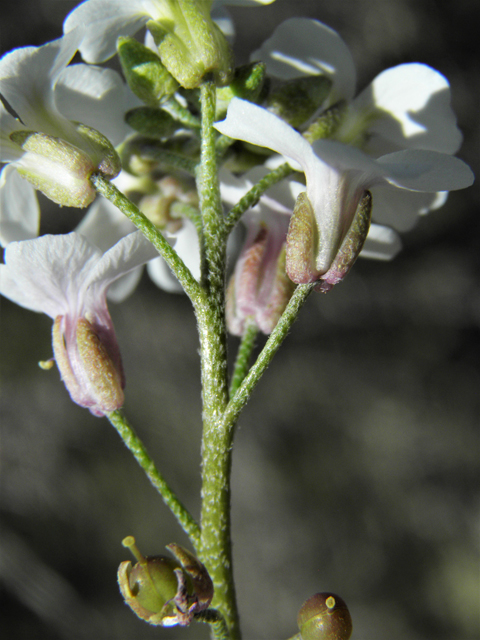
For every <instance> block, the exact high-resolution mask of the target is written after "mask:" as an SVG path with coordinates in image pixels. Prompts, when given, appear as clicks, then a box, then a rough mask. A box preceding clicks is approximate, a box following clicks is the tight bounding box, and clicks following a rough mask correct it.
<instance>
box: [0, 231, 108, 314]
mask: <svg viewBox="0 0 480 640" xmlns="http://www.w3.org/2000/svg"><path fill="white" fill-rule="evenodd" d="M100 255H101V253H100V252H99V251H98V250H97V249H95V247H93V246H92V245H90V244H89V243H88V242H87V240H85V239H84V238H82V236H80V235H77V234H75V233H70V234H68V235H58V236H52V235H45V236H41V237H40V238H36V239H34V240H25V241H24V242H12V243H10V244H9V245H8V246H7V248H6V249H5V264H4V265H0V293H2V294H3V295H4V296H5V297H7V298H9V299H10V300H13V302H16V303H17V304H19V305H21V306H22V307H25V308H27V309H31V310H32V311H38V312H43V313H46V314H47V315H49V316H50V317H51V318H55V317H56V316H57V315H63V314H65V313H67V312H69V311H71V310H72V309H76V307H77V304H78V302H79V296H78V291H79V287H78V282H79V280H81V279H82V277H83V275H84V273H88V271H89V270H90V269H91V268H92V267H93V265H94V264H95V262H96V261H97V260H98V259H99V257H100ZM66 265H68V268H66Z"/></svg>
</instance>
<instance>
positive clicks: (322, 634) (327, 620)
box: [297, 593, 352, 640]
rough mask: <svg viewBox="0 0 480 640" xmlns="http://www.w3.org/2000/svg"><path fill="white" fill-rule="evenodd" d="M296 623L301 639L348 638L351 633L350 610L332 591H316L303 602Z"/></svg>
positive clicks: (331, 639)
mask: <svg viewBox="0 0 480 640" xmlns="http://www.w3.org/2000/svg"><path fill="white" fill-rule="evenodd" d="M297 624H298V628H299V629H300V635H301V638H302V640H348V639H349V638H350V636H351V635H352V618H351V617H350V612H349V611H348V608H347V605H346V604H345V602H344V601H343V600H342V598H340V597H339V596H337V595H335V594H334V593H316V594H315V595H314V596H312V597H311V598H309V599H308V600H307V601H306V602H304V603H303V605H302V606H301V607H300V611H299V612H298V617H297Z"/></svg>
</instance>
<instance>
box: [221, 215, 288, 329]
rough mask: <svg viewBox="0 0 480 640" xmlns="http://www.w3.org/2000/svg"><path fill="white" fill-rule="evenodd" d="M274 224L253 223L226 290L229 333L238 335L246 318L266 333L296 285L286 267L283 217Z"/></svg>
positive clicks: (275, 321) (275, 320)
mask: <svg viewBox="0 0 480 640" xmlns="http://www.w3.org/2000/svg"><path fill="white" fill-rule="evenodd" d="M277 218H278V220H277V225H278V226H276V227H275V225H274V224H271V226H272V227H273V228H269V227H268V226H267V225H266V224H264V223H262V224H260V227H259V229H255V226H253V225H252V227H251V229H249V235H250V237H249V238H247V241H246V243H245V247H244V248H243V250H242V253H241V255H240V257H239V259H238V261H237V264H236V266H235V271H234V273H233V275H232V277H231V279H230V282H229V285H228V290H227V303H226V316H227V326H228V330H229V331H230V333H232V334H233V335H237V336H241V335H243V333H244V331H245V324H246V322H248V321H249V320H251V321H253V322H255V324H256V325H257V326H258V328H259V329H260V330H261V331H262V332H263V333H265V334H267V335H268V334H270V333H271V332H272V331H273V329H274V328H275V326H276V324H277V322H278V320H279V318H280V316H281V315H282V313H283V311H284V310H285V307H286V306H287V304H288V301H289V300H290V298H291V296H292V293H293V290H294V288H295V285H294V284H293V282H292V281H291V280H290V278H289V277H288V276H287V273H286V271H285V244H284V243H285V229H282V226H283V220H284V219H285V220H286V217H283V216H280V215H279V216H277Z"/></svg>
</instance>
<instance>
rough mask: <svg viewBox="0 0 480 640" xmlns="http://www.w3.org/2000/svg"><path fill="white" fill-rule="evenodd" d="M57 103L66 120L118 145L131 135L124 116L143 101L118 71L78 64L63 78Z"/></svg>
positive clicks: (72, 66)
mask: <svg viewBox="0 0 480 640" xmlns="http://www.w3.org/2000/svg"><path fill="white" fill-rule="evenodd" d="M55 104H56V106H57V109H58V110H59V111H60V113H61V114H62V115H64V116H65V117H66V118H68V119H69V120H74V121H77V122H82V123H83V124H86V125H87V126H89V127H92V128H93V129H96V130H97V131H100V133H103V135H104V136H106V137H107V138H108V139H109V140H110V142H111V143H112V144H113V145H114V146H116V145H118V144H120V142H122V141H123V140H124V139H125V137H126V136H127V135H129V134H131V133H132V129H131V128H130V127H129V126H128V125H127V124H126V123H125V119H124V116H125V113H126V111H128V110H129V109H131V108H132V107H133V106H139V105H140V101H138V100H137V99H136V98H135V97H134V96H133V94H132V92H130V91H129V90H128V88H127V86H126V85H125V83H124V82H123V80H122V78H121V77H120V75H119V74H118V73H117V72H116V71H113V70H112V69H102V68H100V67H94V66H89V65H86V64H75V65H71V66H69V67H67V68H66V69H65V70H64V71H63V73H62V74H61V75H60V78H59V80H58V83H57V87H56V90H55Z"/></svg>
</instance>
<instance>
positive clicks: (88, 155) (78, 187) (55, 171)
mask: <svg viewBox="0 0 480 640" xmlns="http://www.w3.org/2000/svg"><path fill="white" fill-rule="evenodd" d="M71 125H72V131H71V132H70V133H71V134H72V136H73V137H74V138H75V144H72V143H70V142H67V141H66V140H64V139H62V138H56V137H54V136H50V135H47V134H46V133H37V132H35V131H24V130H21V131H14V132H13V133H11V134H10V139H11V140H12V142H14V143H15V144H18V146H20V147H21V148H22V149H23V151H24V152H25V153H24V154H23V155H22V156H21V158H20V159H19V160H18V162H17V163H16V165H17V170H18V172H19V173H20V175H22V176H23V177H24V178H26V179H27V180H28V181H29V182H31V183H32V184H33V186H34V187H35V188H36V189H39V190H40V191H41V192H42V193H44V194H45V195H46V196H47V198H50V200H53V202H56V203H57V204H59V205H61V206H66V207H77V208H83V207H87V206H88V205H89V204H90V203H91V202H92V201H93V200H94V199H95V196H96V191H95V189H94V188H93V185H92V184H91V182H90V176H91V175H92V173H94V172H96V171H99V172H100V173H101V174H102V175H104V176H106V177H107V178H114V177H115V176H116V175H117V174H118V173H119V171H120V169H121V163H120V158H119V157H118V154H117V152H116V151H115V149H114V148H113V146H112V145H111V144H110V142H109V141H108V140H107V138H105V136H103V135H102V134H101V133H99V132H98V131H96V130H95V129H92V128H91V127H87V126H86V125H84V124H79V123H71Z"/></svg>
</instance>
